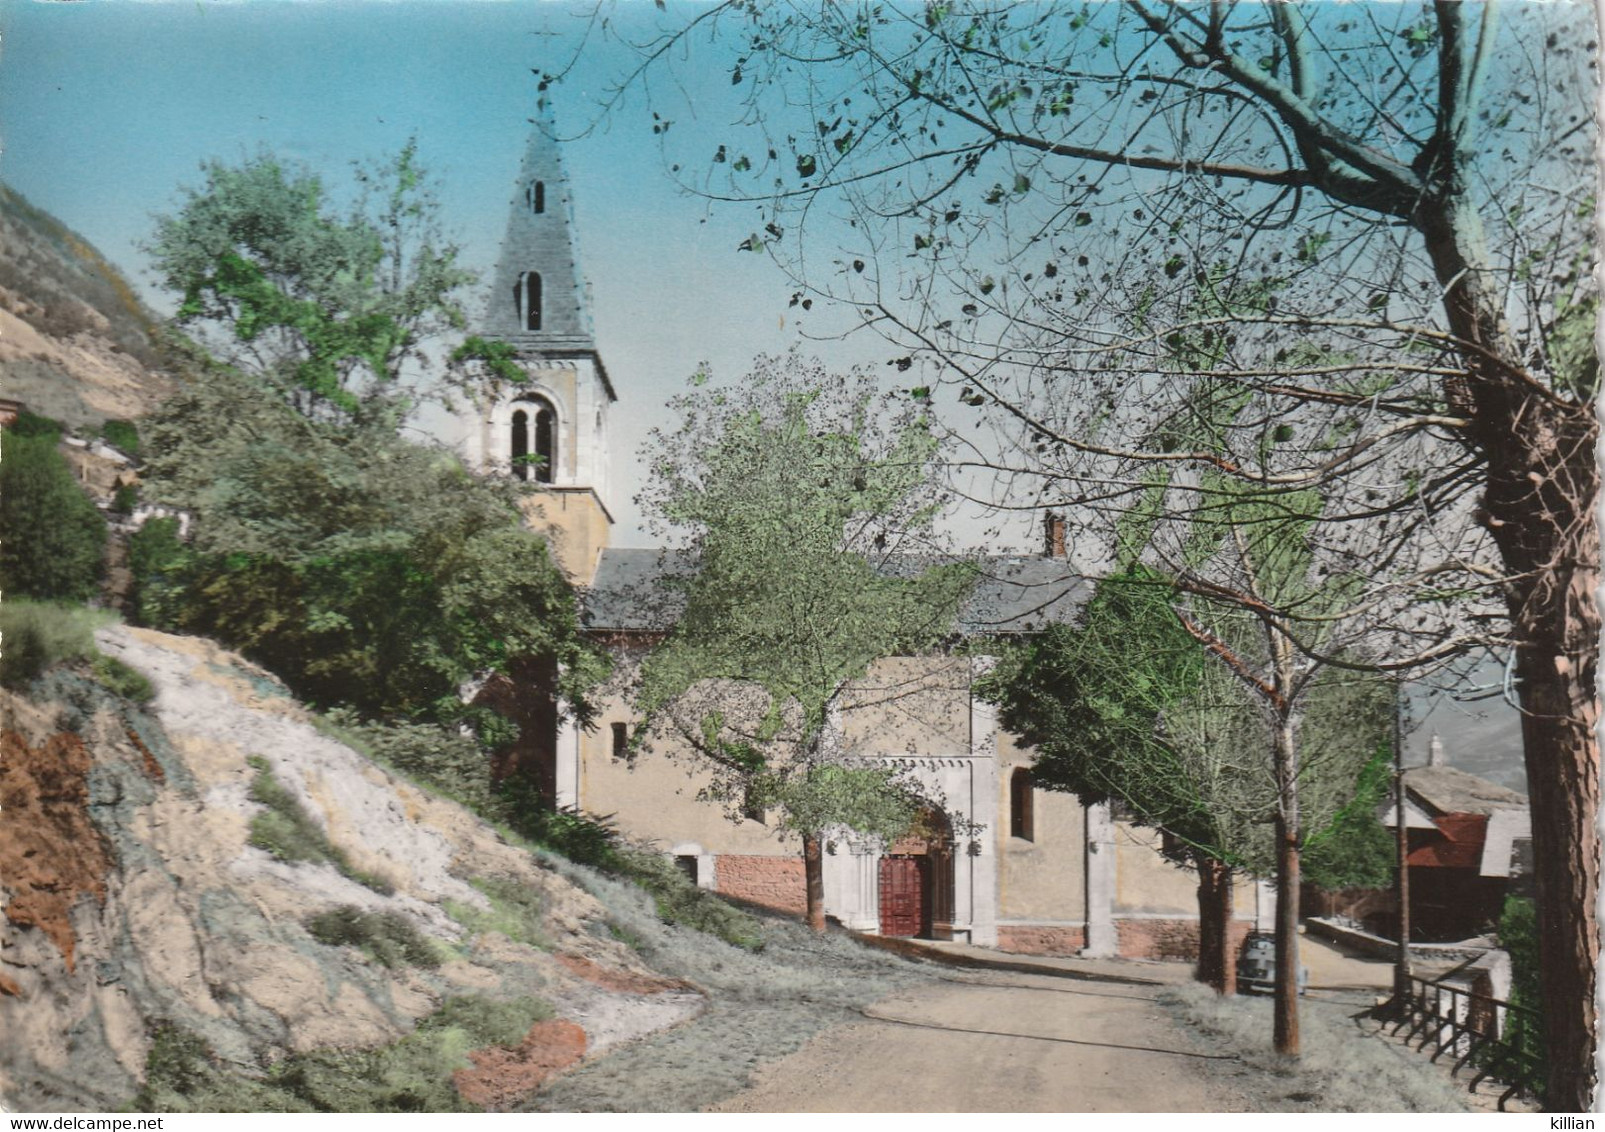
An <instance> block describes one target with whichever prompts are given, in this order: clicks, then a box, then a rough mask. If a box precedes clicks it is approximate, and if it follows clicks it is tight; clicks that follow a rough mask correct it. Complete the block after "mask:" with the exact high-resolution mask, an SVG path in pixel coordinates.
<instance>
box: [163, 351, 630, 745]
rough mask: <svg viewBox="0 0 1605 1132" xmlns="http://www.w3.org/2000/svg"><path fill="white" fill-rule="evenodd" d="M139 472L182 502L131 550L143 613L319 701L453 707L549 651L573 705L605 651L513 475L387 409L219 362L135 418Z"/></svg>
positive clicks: (400, 710) (437, 709)
mask: <svg viewBox="0 0 1605 1132" xmlns="http://www.w3.org/2000/svg"><path fill="white" fill-rule="evenodd" d="M144 445H145V449H146V452H147V457H146V464H145V476H146V484H147V487H148V490H149V492H150V493H151V495H152V496H153V497H154V498H155V499H156V500H157V501H158V502H160V503H164V504H167V505H169V506H173V507H177V508H182V509H183V510H185V511H187V512H189V513H190V514H191V516H192V517H193V523H194V532H193V539H192V542H191V543H190V544H189V545H181V544H178V543H177V541H176V540H175V539H174V537H173V532H172V531H171V529H166V530H157V531H155V532H154V533H153V535H152V536H151V538H150V539H149V540H143V541H141V543H140V545H139V546H137V547H136V551H137V552H136V553H135V554H134V555H132V557H133V559H134V561H135V562H136V563H137V564H139V565H142V566H143V567H144V569H145V570H146V571H147V572H146V573H145V574H144V576H143V577H141V578H140V580H139V581H140V586H141V590H140V602H141V609H142V611H143V612H144V613H145V615H146V616H148V617H150V618H152V619H153V620H155V621H156V622H157V623H158V624H162V625H165V626H170V627H173V628H178V629H183V630H187V631H192V632H205V633H208V634H211V635H214V636H216V637H218V638H219V639H220V640H223V641H224V642H226V643H228V644H229V645H231V646H232V647H236V648H239V649H241V650H242V651H243V652H245V653H246V654H247V655H249V656H251V657H252V658H253V659H255V660H257V661H259V662H260V663H262V664H264V665H265V666H267V667H268V668H270V669H272V670H273V671H275V672H276V673H278V674H279V675H280V676H282V677H283V678H284V679H285V680H286V682H287V683H289V685H290V686H291V687H292V688H293V689H295V691H296V692H297V693H298V694H300V695H302V696H303V697H305V698H307V699H309V700H311V701H312V702H314V703H317V704H322V705H337V704H344V705H350V706H353V707H355V708H357V709H359V710H361V711H363V712H365V713H368V714H374V715H385V716H390V715H406V716H417V715H430V714H431V713H433V714H436V715H440V714H441V713H444V717H445V718H453V719H454V718H456V717H457V715H458V714H460V713H461V712H462V711H463V710H464V709H463V708H462V706H461V705H460V704H459V702H458V700H457V691H458V688H459V687H460V686H461V685H462V684H464V683H465V682H466V681H468V680H469V679H471V678H472V677H474V676H475V675H477V674H482V673H484V672H488V671H501V670H504V669H505V668H506V666H507V664H508V662H509V661H510V660H511V659H513V658H515V657H526V656H527V657H544V658H551V659H555V660H557V661H558V662H560V663H561V665H562V666H563V676H562V691H563V693H564V694H565V695H566V696H567V697H568V698H569V700H570V702H571V704H573V705H574V706H575V708H576V710H578V711H580V712H581V713H582V714H583V713H584V712H585V711H586V710H587V709H588V701H587V699H586V690H587V688H588V687H589V686H590V685H591V683H593V682H594V680H595V679H596V678H597V677H598V676H599V674H600V672H601V671H602V661H601V660H600V658H599V657H598V656H597V654H595V653H593V652H592V651H591V650H590V649H589V648H588V647H587V646H586V645H585V644H584V643H583V642H582V641H581V639H580V635H579V629H578V625H577V622H576V617H575V607H574V597H573V593H572V591H571V590H570V588H569V586H568V584H567V583H566V581H565V580H564V579H563V577H562V575H561V573H560V572H559V571H558V570H557V568H556V567H555V566H554V565H553V564H552V561H551V559H550V557H549V554H548V552H547V547H546V544H545V542H544V540H543V539H542V538H541V537H540V536H538V535H537V534H535V533H534V532H532V531H530V530H528V529H526V528H525V527H524V525H523V522H522V516H521V514H520V512H519V510H518V489H517V488H516V487H514V486H513V485H511V484H509V483H504V482H500V481H495V480H489V479H484V478H480V477H476V476H473V475H471V474H469V473H468V472H467V471H466V470H465V469H464V468H463V467H462V465H461V463H460V462H458V460H457V459H456V458H455V457H454V456H452V455H451V454H449V453H448V452H446V451H444V450H442V449H439V448H435V447H431V446H427V445H421V444H416V443H411V442H408V441H404V440H402V439H399V438H398V437H397V436H396V435H395V433H394V431H393V430H392V429H391V427H390V426H389V425H388V424H387V423H385V422H382V421H372V422H367V423H362V424H345V425H341V426H335V425H331V424H326V423H321V422H318V421H314V420H310V419H308V418H307V417H305V416H303V415H302V414H301V413H299V412H298V411H296V409H295V408H294V407H293V406H292V405H291V404H290V403H288V402H286V401H285V400H284V399H283V398H282V397H280V396H279V391H278V390H277V389H276V388H275V387H273V386H270V385H269V384H267V383H265V382H260V381H257V380H255V379H253V378H250V377H249V376H247V375H244V374H240V373H238V372H234V371H230V370H227V369H225V368H223V367H219V366H215V365H204V366H201V368H199V369H197V370H196V372H194V373H193V375H192V379H191V381H190V382H189V384H188V386H187V387H186V389H185V391H184V392H182V393H180V394H179V395H177V396H176V397H174V398H173V399H171V400H170V401H169V402H167V403H166V404H165V405H164V406H163V407H162V409H161V410H160V412H159V413H158V414H157V415H156V416H155V417H153V418H151V419H150V420H149V422H148V423H147V425H146V435H145V439H144Z"/></svg>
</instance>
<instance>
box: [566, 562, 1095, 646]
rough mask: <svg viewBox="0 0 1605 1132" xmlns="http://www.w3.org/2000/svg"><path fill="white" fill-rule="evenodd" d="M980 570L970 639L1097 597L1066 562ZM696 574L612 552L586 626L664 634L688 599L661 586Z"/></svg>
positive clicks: (899, 572)
mask: <svg viewBox="0 0 1605 1132" xmlns="http://www.w3.org/2000/svg"><path fill="white" fill-rule="evenodd" d="M938 561H941V560H940V559H936V558H931V557H923V556H915V555H904V556H899V557H895V558H890V559H888V560H886V562H884V563H883V564H882V566H881V569H882V570H883V571H884V572H885V573H886V574H888V575H891V576H894V577H897V576H904V577H906V576H911V575H913V574H915V573H917V572H919V571H920V570H923V569H925V568H926V567H928V566H930V565H933V564H934V563H936V562H938ZM977 565H978V566H979V567H980V571H981V575H980V578H979V579H978V580H977V582H976V585H975V588H974V589H973V590H972V591H971V592H970V596H969V598H968V600H966V601H965V603H964V606H963V608H962V609H961V610H960V611H959V619H958V626H957V627H958V629H959V631H960V632H963V633H966V634H983V633H1025V632H1031V631H1033V630H1036V629H1041V628H1043V627H1044V626H1046V625H1049V624H1051V623H1053V622H1057V621H1068V620H1069V619H1070V618H1071V617H1073V616H1074V615H1075V613H1076V610H1078V609H1080V608H1081V604H1082V603H1083V602H1084V601H1085V600H1086V599H1087V597H1088V596H1089V595H1090V594H1091V592H1092V583H1091V582H1090V581H1089V580H1088V579H1086V578H1084V577H1082V576H1081V575H1080V574H1077V573H1076V572H1075V571H1073V570H1071V569H1070V567H1069V565H1068V563H1066V562H1065V561H1064V560H1063V559H1061V558H1042V557H1032V556H1029V555H988V556H984V557H982V558H980V559H979V560H977ZM694 569H695V562H694V559H692V558H691V557H690V555H689V554H688V553H687V552H685V551H679V550H662V549H653V548H640V547H609V548H608V549H606V550H604V551H602V555H601V559H600V561H599V562H598V563H597V568H596V576H595V578H594V580H593V581H592V583H591V585H590V587H589V588H588V589H587V590H586V592H585V595H584V599H583V606H582V608H583V614H582V615H583V619H584V623H585V625H586V626H587V627H588V628H591V629H597V630H604V631H613V632H661V631H664V630H666V629H667V628H669V626H671V625H672V624H673V623H674V620H675V618H676V617H677V616H678V615H679V613H680V610H681V609H683V608H684V595H683V593H682V591H680V590H678V589H676V588H674V587H671V586H665V585H664V584H663V583H664V581H665V580H666V579H669V578H684V577H689V576H690V574H691V573H692V571H693V570H694Z"/></svg>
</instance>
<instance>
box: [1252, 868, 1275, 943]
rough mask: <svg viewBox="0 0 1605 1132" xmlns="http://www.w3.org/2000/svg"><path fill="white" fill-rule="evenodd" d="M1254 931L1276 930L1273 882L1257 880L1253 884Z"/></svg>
mask: <svg viewBox="0 0 1605 1132" xmlns="http://www.w3.org/2000/svg"><path fill="white" fill-rule="evenodd" d="M1254 930H1255V931H1261V932H1270V931H1275V930H1276V882H1275V881H1274V880H1257V881H1255V882H1254Z"/></svg>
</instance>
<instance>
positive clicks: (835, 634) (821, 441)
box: [638, 357, 973, 923]
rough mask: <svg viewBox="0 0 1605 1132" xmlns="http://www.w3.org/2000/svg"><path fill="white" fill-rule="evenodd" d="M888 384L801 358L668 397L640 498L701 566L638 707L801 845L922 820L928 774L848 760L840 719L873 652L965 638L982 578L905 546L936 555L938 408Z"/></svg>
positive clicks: (770, 362)
mask: <svg viewBox="0 0 1605 1132" xmlns="http://www.w3.org/2000/svg"><path fill="white" fill-rule="evenodd" d="M702 380H703V379H702V378H700V377H699V378H698V379H696V381H695V383H694V384H696V385H699V386H700V383H701V381H702ZM872 390H873V386H872V385H871V384H870V383H869V382H867V380H865V379H862V378H859V379H844V378H840V377H834V376H829V375H827V374H826V373H825V372H824V371H823V370H822V369H820V368H819V367H818V366H817V365H813V364H806V363H803V362H801V361H800V360H798V359H796V358H795V357H792V358H784V359H774V358H766V359H760V360H759V361H758V363H757V368H756V369H755V370H754V372H753V373H752V374H751V375H750V376H749V377H748V378H747V379H746V380H745V381H743V382H742V383H740V384H739V385H738V386H736V387H734V388H729V389H715V388H695V389H694V391H693V392H690V393H688V394H685V395H683V396H681V397H679V398H677V399H676V400H675V401H674V402H672V403H671V409H672V410H673V411H674V412H675V413H676V414H677V415H678V416H679V417H680V418H681V420H682V422H683V423H682V426H681V428H680V429H679V430H678V431H677V432H676V433H674V434H673V435H669V436H664V435H661V434H659V435H657V436H656V437H655V443H654V455H653V474H654V481H653V486H652V487H651V488H650V489H649V491H648V493H647V494H646V495H645V496H644V502H645V503H646V504H647V506H648V507H649V509H650V510H651V512H652V513H653V514H654V515H655V516H656V517H657V520H658V521H659V523H660V524H661V525H662V526H664V527H669V526H672V527H674V528H676V529H678V530H680V531H683V532H684V535H685V537H686V538H687V540H688V542H689V549H690V551H691V554H692V557H693V558H694V561H695V564H696V570H695V573H694V574H692V575H690V577H689V579H688V580H687V581H685V582H684V583H683V586H682V589H683V597H684V608H683V611H682V612H681V613H680V614H679V616H678V619H677V620H676V623H675V626H674V629H673V631H672V632H671V633H670V634H669V636H668V638H667V639H666V640H665V641H664V642H663V644H662V645H661V646H660V647H659V648H658V649H656V650H655V651H654V652H653V653H652V654H651V656H650V657H648V658H647V660H646V661H645V663H644V664H643V667H642V675H641V688H640V695H639V699H638V705H639V707H640V710H641V711H642V713H643V715H644V716H645V717H646V719H647V720H648V726H651V725H653V724H656V725H659V726H667V727H669V728H671V729H673V730H675V731H677V732H678V733H679V734H680V735H682V736H683V737H684V738H686V739H689V740H690V741H691V743H692V744H693V746H694V747H695V749H696V750H697V751H698V752H700V753H701V754H702V755H703V756H705V757H707V758H708V759H710V760H711V761H712V764H713V765H714V766H715V767H716V768H717V769H718V770H719V771H720V772H721V774H722V776H723V777H724V779H725V780H726V782H735V783H739V788H740V789H741V790H742V792H743V794H744V795H746V794H747V792H748V791H749V790H751V791H756V794H755V795H753V796H754V797H755V798H756V799H757V800H758V801H759V804H762V805H764V806H765V807H769V806H773V807H778V809H779V811H780V818H779V827H780V828H781V829H784V830H790V831H793V832H798V833H801V834H802V835H803V836H804V841H805V846H806V845H807V844H808V842H809V841H810V840H815V839H817V838H818V837H820V836H821V835H822V834H824V833H825V832H826V831H827V830H829V829H830V828H832V827H834V826H845V827H847V828H850V829H855V830H857V831H859V832H861V833H868V834H875V835H879V836H882V837H895V836H897V835H898V834H900V833H902V832H904V831H906V830H907V829H908V828H909V827H910V826H911V825H912V824H913V821H914V819H915V817H916V816H917V813H918V805H917V804H916V801H915V795H916V791H915V788H914V787H913V785H912V784H911V783H909V782H906V781H904V780H902V778H901V777H900V776H899V775H897V774H895V773H894V772H893V771H891V770H890V769H888V768H885V767H879V766H873V765H865V764H853V763H851V762H850V760H847V759H846V758H845V757H844V756H843V755H842V754H841V752H840V751H839V749H837V748H838V746H839V743H838V742H837V741H836V740H837V738H838V737H837V736H835V733H834V731H833V729H832V727H831V726H830V715H831V711H832V707H833V705H834V704H836V703H837V702H838V701H839V697H840V696H841V694H842V691H843V689H844V688H845V687H846V686H847V685H848V684H849V683H850V682H851V681H853V680H856V679H858V678H860V677H862V676H864V674H865V673H866V672H867V671H868V670H869V667H870V665H871V664H872V663H873V662H874V661H875V660H877V659H879V658H881V657H885V656H890V655H897V654H910V653H915V652H919V651H921V650H924V649H928V648H930V647H932V646H934V645H936V644H937V643H938V642H940V641H941V640H942V638H943V637H944V636H945V635H947V634H948V633H949V632H951V630H952V627H953V622H954V619H955V617H956V615H957V612H958V607H959V603H960V601H961V600H962V599H963V597H964V595H965V594H966V593H967V592H968V590H969V588H970V586H971V585H972V584H973V572H972V570H971V569H970V568H969V567H968V566H966V565H964V564H945V565H944V564H937V563H935V562H934V561H929V560H927V561H913V562H910V561H909V560H908V558H907V557H906V556H907V555H909V554H910V553H911V552H913V551H919V550H928V548H929V544H928V543H926V542H925V541H924V540H925V539H926V538H927V537H928V536H929V532H930V527H931V524H932V521H933V519H934V518H935V516H936V513H937V510H938V507H939V504H940V500H939V498H938V497H937V496H936V494H935V492H934V489H933V472H934V468H933V461H934V458H935V455H936V441H935V438H934V436H933V435H932V433H931V430H930V422H929V421H928V419H926V417H925V416H924V415H923V413H922V412H920V411H919V410H917V409H916V408H914V407H913V406H912V405H909V404H908V403H906V402H904V403H902V404H901V405H900V406H894V405H891V404H889V403H887V402H886V401H885V400H884V399H879V398H876V397H875V396H874V395H873V392H872ZM814 865H817V862H814V863H813V864H812V865H811V867H814ZM821 923H822V921H821Z"/></svg>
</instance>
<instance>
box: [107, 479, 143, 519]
mask: <svg viewBox="0 0 1605 1132" xmlns="http://www.w3.org/2000/svg"><path fill="white" fill-rule="evenodd" d="M138 506H139V485H138V484H137V483H119V484H118V485H117V490H116V491H114V492H112V496H111V509H112V510H113V511H115V512H117V513H118V514H119V515H132V514H133V513H134V508H135V507H138Z"/></svg>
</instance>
